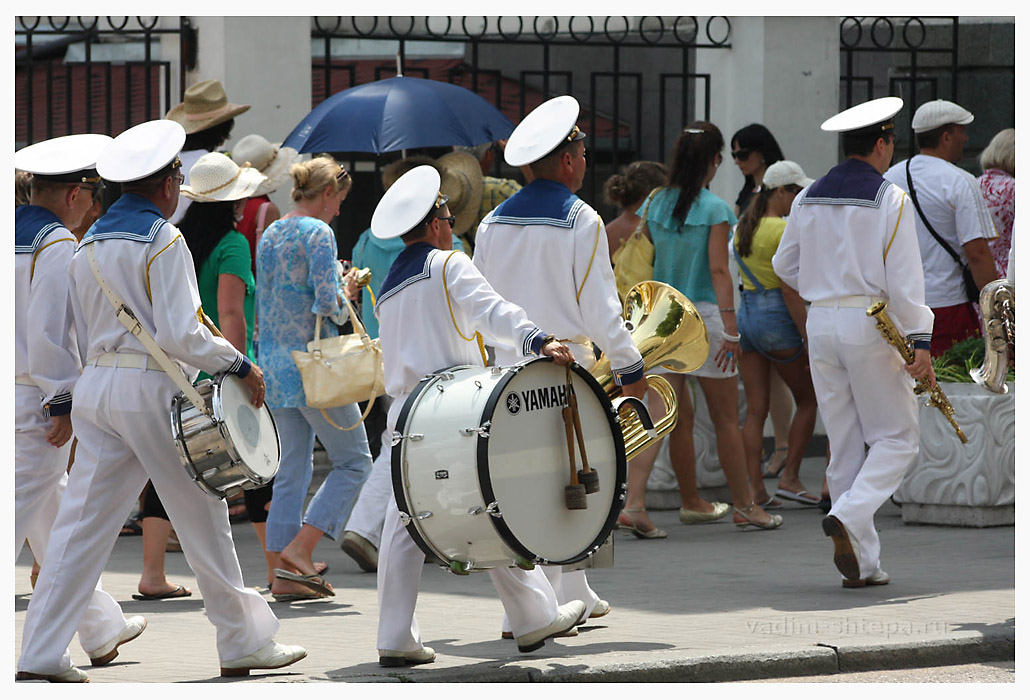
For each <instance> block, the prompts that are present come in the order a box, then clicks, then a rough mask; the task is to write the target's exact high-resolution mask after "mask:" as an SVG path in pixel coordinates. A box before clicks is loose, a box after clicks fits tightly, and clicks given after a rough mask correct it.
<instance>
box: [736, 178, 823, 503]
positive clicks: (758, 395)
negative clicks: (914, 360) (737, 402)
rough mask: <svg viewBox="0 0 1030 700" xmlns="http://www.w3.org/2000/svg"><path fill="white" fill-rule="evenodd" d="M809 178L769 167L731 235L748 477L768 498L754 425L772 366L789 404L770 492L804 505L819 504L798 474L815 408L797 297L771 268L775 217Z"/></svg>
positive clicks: (779, 223)
mask: <svg viewBox="0 0 1030 700" xmlns="http://www.w3.org/2000/svg"><path fill="white" fill-rule="evenodd" d="M810 184H812V180H811V179H809V178H807V177H805V173H804V171H802V170H801V167H800V166H799V165H798V164H797V163H794V162H793V161H789V160H780V161H777V162H776V163H773V164H772V165H770V166H769V167H768V169H767V170H766V171H765V179H764V181H763V183H762V186H761V189H760V190H759V191H758V193H757V194H756V195H755V196H754V197H752V199H751V203H750V205H749V206H748V208H747V210H746V211H745V213H744V215H743V217H742V218H741V220H740V223H739V224H738V225H737V231H736V235H735V236H734V247H733V255H734V257H735V258H736V259H737V264H738V265H739V267H740V280H741V284H742V290H741V294H740V310H739V311H738V312H737V328H738V329H739V330H740V349H741V355H740V377H741V379H742V380H743V382H744V393H745V394H746V395H747V418H746V419H745V421H744V429H743V434H744V452H745V455H746V458H747V470H748V477H749V478H750V480H751V487H752V489H753V490H754V492H755V498H756V499H757V500H758V501H759V502H761V501H763V500H765V499H768V497H769V496H768V494H767V493H766V490H765V485H764V483H763V481H762V465H761V461H762V426H764V425H765V417H766V414H767V413H768V412H769V375H770V372H771V371H772V369H773V368H775V369H776V373H777V374H778V375H779V376H780V377H781V378H782V379H783V381H784V383H785V384H786V385H787V388H788V389H790V393H791V395H793V397H794V403H795V404H796V405H797V410H796V411H795V412H794V418H793V419H792V420H791V423H790V430H789V431H788V433H787V459H786V462H785V463H784V467H783V471H782V473H781V474H780V481H779V484H778V486H777V489H776V495H777V496H779V497H780V498H785V499H787V500H790V501H797V502H798V503H803V504H806V505H818V503H819V497H818V496H817V495H814V494H812V493H810V492H809V491H807V490H806V489H805V485H804V484H802V483H801V477H800V476H799V474H798V472H799V470H800V469H801V458H802V457H803V456H804V452H805V448H806V447H807V446H808V442H809V440H811V438H812V432H813V431H814V430H815V416H816V410H817V409H816V399H815V389H814V388H813V386H812V375H811V373H810V372H809V370H808V358H807V356H806V353H805V342H804V341H805V318H806V311H805V303H804V301H803V300H802V299H801V297H800V296H798V293H797V292H796V291H794V290H793V289H791V288H790V287H785V286H783V285H782V284H781V283H780V278H779V277H777V276H776V273H775V272H774V271H773V267H772V259H773V255H775V254H776V249H777V248H778V247H779V245H780V238H781V237H782V236H783V229H784V228H785V227H786V225H787V222H786V220H785V219H784V218H783V217H785V216H786V215H787V214H789V213H790V206H791V204H792V203H793V202H794V198H795V197H796V196H797V195H798V193H799V192H801V190H802V189H803V188H805V187H807V186H808V185H810Z"/></svg>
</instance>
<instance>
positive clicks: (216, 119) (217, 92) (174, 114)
mask: <svg viewBox="0 0 1030 700" xmlns="http://www.w3.org/2000/svg"><path fill="white" fill-rule="evenodd" d="M248 109H250V105H238V104H233V103H232V102H229V100H228V99H227V98H226V96H225V88H223V87H222V84H221V83H220V82H218V81H217V80H204V81H202V82H199V83H197V84H196V85H192V86H190V87H188V88H186V94H185V95H183V98H182V102H180V103H179V104H177V105H175V106H174V107H172V108H171V109H170V110H168V114H166V115H165V119H171V120H172V121H176V122H179V123H180V124H182V127H183V128H184V129H185V130H186V133H187V134H195V133H197V132H198V131H203V130H204V129H210V128H211V127H212V126H218V125H219V124H221V123H222V122H227V121H229V120H230V119H232V118H233V117H235V116H237V115H239V114H243V113H244V112H246V111H247V110H248Z"/></svg>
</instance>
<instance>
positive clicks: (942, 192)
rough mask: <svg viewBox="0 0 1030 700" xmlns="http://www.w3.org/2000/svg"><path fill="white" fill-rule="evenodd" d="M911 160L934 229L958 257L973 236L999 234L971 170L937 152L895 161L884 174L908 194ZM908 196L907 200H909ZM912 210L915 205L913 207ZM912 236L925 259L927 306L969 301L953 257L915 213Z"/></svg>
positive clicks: (918, 194)
mask: <svg viewBox="0 0 1030 700" xmlns="http://www.w3.org/2000/svg"><path fill="white" fill-rule="evenodd" d="M910 164H911V173H912V184H913V186H914V187H915V190H916V197H918V198H919V206H920V207H921V208H922V210H923V214H924V215H925V216H926V218H927V220H928V221H929V222H930V225H931V226H933V230H934V231H936V232H937V235H938V236H940V237H941V238H943V239H944V241H945V242H946V243H947V244H948V247H949V248H951V250H952V251H954V252H955V253H956V254H957V255H958V257H959V260H962V261H963V262H965V261H966V254H965V251H964V250H963V249H962V246H964V245H965V244H966V243H969V242H970V241H974V240H976V239H977V238H983V239H986V240H990V239H992V238H996V237H997V235H998V234H997V232H996V231H995V229H994V220H993V219H992V218H991V213H990V211H989V210H988V209H987V203H986V202H984V198H983V194H981V191H980V183H979V182H977V181H976V178H975V177H973V176H972V175H971V174H969V173H968V172H966V171H965V170H963V169H962V168H960V167H958V166H957V165H953V164H952V163H949V162H948V161H946V160H944V159H943V158H937V157H936V156H925V155H916V156H913V157H912V158H909V159H908V160H904V161H902V162H900V163H897V164H895V165H893V166H892V167H891V168H890V170H888V171H887V172H886V173H885V174H884V179H886V180H887V182H892V183H894V184H895V185H897V186H898V187H900V188H901V189H903V190H904V191H905V193H906V194H908V196H909V198H911V197H912V192H911V191H910V190H909V186H908V177H907V173H906V172H905V168H906V166H909V165H910ZM909 201H911V199H910V200H909ZM912 208H913V209H915V206H914V205H913V207H912ZM915 219H916V223H915V225H916V237H917V240H918V241H919V254H920V256H921V257H922V260H923V277H924V281H925V283H926V291H925V296H926V304H927V306H929V307H930V308H931V309H937V308H941V307H944V306H955V305H957V304H964V303H966V302H967V301H969V297H967V296H966V290H965V286H964V285H963V284H962V274H961V270H960V269H959V267H958V265H957V264H956V263H955V260H954V259H953V258H952V257H951V256H950V255H948V253H947V252H946V251H945V250H944V249H943V248H941V245H940V244H939V243H938V242H937V241H936V240H935V239H934V237H933V236H931V235H930V232H929V231H928V230H927V228H926V225H925V224H924V223H923V220H922V218H921V217H920V216H919V215H918V214H915Z"/></svg>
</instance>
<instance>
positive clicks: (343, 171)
mask: <svg viewBox="0 0 1030 700" xmlns="http://www.w3.org/2000/svg"><path fill="white" fill-rule="evenodd" d="M348 177H350V173H348V172H347V168H345V167H343V166H342V165H341V166H340V172H339V173H337V175H336V181H337V182H340V181H341V180H346V179H347V178H348Z"/></svg>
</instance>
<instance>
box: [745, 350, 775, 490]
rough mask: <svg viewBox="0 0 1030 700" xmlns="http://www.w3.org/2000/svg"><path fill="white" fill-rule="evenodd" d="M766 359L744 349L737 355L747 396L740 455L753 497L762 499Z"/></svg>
mask: <svg viewBox="0 0 1030 700" xmlns="http://www.w3.org/2000/svg"><path fill="white" fill-rule="evenodd" d="M770 364H771V363H770V362H769V360H767V359H766V358H764V357H763V356H762V355H761V353H758V352H744V353H741V356H740V366H739V367H740V378H741V380H742V381H743V383H744V394H745V395H746V397H747V417H746V418H745V419H744V427H743V428H742V429H741V435H742V437H743V439H744V459H745V463H746V464H747V475H748V480H749V481H750V482H751V490H752V491H753V492H754V494H755V500H756V501H757V502H759V503H765V502H766V501H768V500H769V494H768V492H767V491H766V490H765V482H764V480H763V479H762V432H763V429H764V428H765V417H766V415H767V414H768V413H769V375H770V372H769V365H770Z"/></svg>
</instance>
